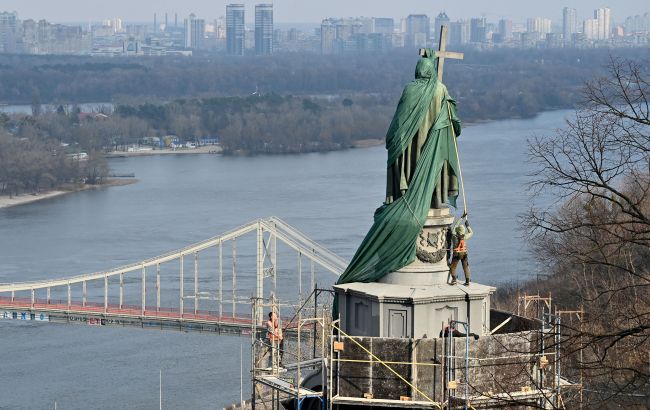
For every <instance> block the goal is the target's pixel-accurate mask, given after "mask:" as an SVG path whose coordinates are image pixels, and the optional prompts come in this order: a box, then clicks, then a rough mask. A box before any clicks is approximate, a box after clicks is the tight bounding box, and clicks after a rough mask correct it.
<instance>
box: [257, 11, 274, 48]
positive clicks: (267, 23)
mask: <svg viewBox="0 0 650 410" xmlns="http://www.w3.org/2000/svg"><path fill="white" fill-rule="evenodd" d="M255 53H256V54H267V55H268V54H272V53H273V4H257V5H256V6H255Z"/></svg>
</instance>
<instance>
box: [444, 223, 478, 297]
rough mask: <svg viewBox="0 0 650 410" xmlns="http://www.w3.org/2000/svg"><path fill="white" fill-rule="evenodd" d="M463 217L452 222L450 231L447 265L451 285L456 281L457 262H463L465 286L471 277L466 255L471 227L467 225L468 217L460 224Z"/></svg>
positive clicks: (471, 232) (472, 233) (471, 233)
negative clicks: (449, 251)
mask: <svg viewBox="0 0 650 410" xmlns="http://www.w3.org/2000/svg"><path fill="white" fill-rule="evenodd" d="M466 217H467V215H463V218H466ZM463 218H459V219H458V220H456V222H455V223H454V226H453V227H452V229H451V231H452V232H453V234H452V235H453V236H452V241H451V249H452V252H453V254H452V257H451V266H450V267H449V273H450V275H451V283H450V284H451V285H455V284H456V282H457V279H456V267H457V266H458V262H460V263H462V264H463V273H464V274H465V286H469V282H470V279H471V277H472V275H471V273H470V271H469V258H468V257H467V242H466V241H467V240H468V239H469V238H471V237H472V235H474V232H473V231H472V228H470V227H469V219H465V226H463V225H461V222H462V221H463Z"/></svg>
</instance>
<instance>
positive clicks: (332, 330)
mask: <svg viewBox="0 0 650 410" xmlns="http://www.w3.org/2000/svg"><path fill="white" fill-rule="evenodd" d="M324 293H325V294H327V295H328V296H329V297H331V296H332V292H331V291H330V290H325V289H318V287H315V288H314V291H313V292H312V293H311V294H310V295H309V296H308V297H307V298H306V299H304V300H303V301H302V303H301V304H300V305H299V306H294V305H289V304H283V303H281V302H280V301H279V300H277V299H276V298H275V297H274V296H271V297H269V298H267V299H261V298H253V299H252V303H251V305H252V309H253V312H260V311H269V312H276V313H277V315H278V317H281V318H284V319H285V320H284V323H282V325H281V328H282V330H283V332H284V352H282V347H283V346H282V345H281V344H280V343H279V341H277V340H272V339H269V338H268V337H267V336H266V333H267V329H266V328H265V326H263V324H262V323H256V324H254V325H253V326H252V328H251V350H252V354H251V375H252V377H251V380H252V391H253V394H252V401H251V403H252V409H253V410H256V409H258V408H259V409H264V410H280V409H281V408H283V407H284V408H290V409H295V410H302V409H305V406H307V407H308V408H310V409H313V408H316V407H318V408H320V409H321V410H325V409H327V410H334V409H335V408H338V407H340V406H371V407H397V408H418V409H442V408H447V409H456V408H463V409H475V408H478V407H481V408H503V407H512V406H515V407H517V406H533V407H536V408H565V403H564V399H563V397H562V393H563V389H567V388H571V389H573V388H578V387H579V388H580V389H581V384H575V383H570V382H569V381H568V380H567V379H565V378H563V377H562V367H561V360H562V358H563V356H562V349H561V346H562V343H563V340H564V339H563V337H564V336H563V334H562V330H561V326H562V319H563V316H564V317H565V319H566V316H567V315H570V316H571V315H572V316H573V317H577V318H578V319H579V320H582V314H583V312H582V310H579V311H560V310H557V309H556V310H555V311H554V312H552V313H551V306H552V302H551V298H550V296H549V297H542V296H539V295H532V296H529V295H524V296H523V297H521V298H520V301H521V304H522V308H523V309H522V310H523V312H524V313H526V314H530V315H531V317H530V318H529V319H527V322H526V323H528V326H529V329H528V330H523V331H522V330H517V331H515V332H514V333H513V332H510V333H507V332H506V333H503V334H493V333H494V332H492V333H490V334H489V335H486V336H483V337H482V338H483V340H471V339H470V337H472V336H474V335H473V334H472V333H470V331H469V325H468V324H467V323H466V322H463V321H456V320H449V321H448V323H446V324H445V323H443V328H442V330H443V331H442V332H441V337H440V338H435V339H417V340H415V339H413V340H412V339H408V340H406V339H394V338H379V337H361V336H350V335H348V334H347V333H345V331H343V330H342V329H341V327H340V322H339V320H334V321H332V320H331V303H329V304H328V303H324V302H323V294H324ZM319 296H320V298H321V299H320V300H319ZM328 301H329V302H331V301H332V299H330V300H328ZM518 311H521V310H519V309H518ZM535 315H539V316H537V317H536V316H535ZM511 319H512V317H510V318H508V319H507V320H506V321H504V323H501V324H499V325H498V326H496V327H495V329H494V330H496V329H497V328H501V327H502V326H503V325H504V324H505V323H507V322H508V321H509V320H511ZM463 331H464V333H463ZM391 343H397V344H399V343H402V346H404V345H408V344H409V343H410V344H411V346H426V348H425V347H422V348H420V347H415V348H413V349H412V350H411V353H408V354H405V353H404V352H402V351H395V350H391V349H390V347H391V346H392V345H391ZM436 346H438V347H436ZM432 347H433V350H431V348H432ZM417 349H425V350H417ZM431 352H433V356H434V357H433V358H430V355H431ZM282 354H284V356H285V357H284V358H282ZM409 354H410V356H409ZM426 355H429V356H426ZM380 356H383V357H380ZM395 357H399V358H400V359H395ZM373 369H375V370H373ZM373 371H374V373H373ZM427 372H428V373H427ZM352 373H354V375H353V376H352V377H353V378H356V379H354V380H356V381H355V383H351V382H350V381H349V380H347V379H346V377H349V376H350V374H352ZM380 373H381V374H382V375H383V376H380V375H379V374H380ZM426 374H429V376H426ZM427 377H429V378H428V379H427ZM364 378H367V379H368V381H369V386H370V387H368V388H367V389H366V387H359V386H367V384H364V383H365V382H362V381H360V380H362V379H363V380H366V379H364ZM372 379H375V380H374V383H375V384H374V386H373V380H372ZM378 380H381V381H380V382H377V381H378ZM427 380H428V381H427ZM389 382H390V383H392V385H391V386H392V387H386V384H387V383H389ZM355 384H356V385H358V386H353V385H355ZM398 385H399V386H402V387H399V388H395V386H398ZM357 387H358V389H357V390H354V389H355V388H357ZM364 389H366V390H364ZM391 389H393V390H391ZM352 390H354V391H352ZM395 392H403V393H395ZM308 401H309V403H308V404H307V402H308Z"/></svg>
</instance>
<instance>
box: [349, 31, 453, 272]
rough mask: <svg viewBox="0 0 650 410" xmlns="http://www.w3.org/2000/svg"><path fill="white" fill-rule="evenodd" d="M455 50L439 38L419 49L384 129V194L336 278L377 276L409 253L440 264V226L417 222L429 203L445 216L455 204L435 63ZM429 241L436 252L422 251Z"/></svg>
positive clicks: (445, 101)
mask: <svg viewBox="0 0 650 410" xmlns="http://www.w3.org/2000/svg"><path fill="white" fill-rule="evenodd" d="M445 34H446V33H445ZM454 55H455V56H458V55H460V54H459V53H450V52H445V51H444V40H441V50H440V51H434V50H431V49H426V50H421V56H422V58H421V59H420V60H419V61H418V63H417V66H416V69H415V80H414V81H412V82H411V83H409V84H408V85H407V86H406V87H405V89H404V92H403V93H402V97H401V98H400V101H399V103H398V105H397V109H396V111H395V115H394V117H393V120H392V122H391V124H390V127H389V129H388V132H387V133H386V149H387V150H388V161H387V181H386V200H385V202H384V204H383V205H382V206H381V207H380V208H379V209H377V210H376V211H375V218H374V224H373V226H372V227H371V228H370V231H369V232H368V234H367V235H366V237H365V239H364V240H363V242H362V243H361V245H360V246H359V249H357V252H356V253H355V255H354V257H353V258H352V261H351V262H350V264H349V265H348V267H347V269H346V270H345V272H344V273H343V274H342V275H341V276H340V277H339V280H338V281H337V284H343V283H349V282H376V281H378V280H380V279H381V278H382V277H384V276H385V275H387V274H388V273H391V272H396V271H398V270H400V269H402V268H404V267H405V266H407V265H409V264H411V263H412V262H414V261H415V260H416V255H417V257H418V259H420V260H421V261H424V262H425V263H438V264H440V263H442V264H443V265H444V269H443V270H445V271H447V267H446V263H445V262H443V259H444V255H445V252H446V250H445V249H443V248H446V246H444V238H443V237H442V236H441V235H443V233H444V232H447V230H446V228H435V229H436V231H435V234H433V233H431V232H432V231H430V230H429V231H425V230H423V228H424V226H425V223H426V221H427V217H428V215H429V213H430V210H431V209H433V210H434V211H435V210H440V212H442V211H444V212H445V215H447V216H445V218H449V216H448V215H449V212H448V210H447V207H446V205H445V204H449V205H451V206H453V207H455V206H456V198H457V196H458V191H459V185H458V179H457V175H460V168H459V164H458V152H457V146H456V138H457V137H458V135H460V131H461V127H460V120H459V119H458V117H457V116H456V102H455V101H454V100H453V99H451V98H450V96H449V93H448V92H447V88H446V87H445V85H444V84H443V83H442V82H441V81H440V78H441V73H439V72H437V70H436V58H438V69H441V68H442V63H443V62H444V57H452V58H462V55H460V57H453V56H454ZM461 182H462V181H461ZM440 212H438V213H440ZM436 238H437V239H436ZM441 238H442V241H443V242H442V243H443V246H442V248H441V246H440V240H441ZM431 240H434V241H435V242H436V244H435V245H434V244H432V245H434V248H436V252H435V253H431V252H429V253H430V255H428V256H426V255H424V254H425V253H427V249H426V248H427V245H426V244H425V246H424V247H423V246H422V245H421V242H422V241H424V242H431ZM418 244H420V245H419V246H418ZM438 248H441V249H438ZM422 255H424V256H422ZM427 258H429V259H430V260H426V259H427Z"/></svg>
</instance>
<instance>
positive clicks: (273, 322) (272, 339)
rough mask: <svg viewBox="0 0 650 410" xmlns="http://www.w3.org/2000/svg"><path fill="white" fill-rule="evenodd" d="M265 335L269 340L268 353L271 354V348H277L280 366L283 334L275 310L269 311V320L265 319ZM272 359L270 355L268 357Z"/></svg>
mask: <svg viewBox="0 0 650 410" xmlns="http://www.w3.org/2000/svg"><path fill="white" fill-rule="evenodd" d="M266 337H267V339H268V340H269V345H270V349H269V353H271V355H272V349H278V354H279V355H280V356H279V359H280V360H279V362H280V367H282V358H283V356H284V335H283V334H282V327H281V326H280V321H279V320H278V315H277V314H276V313H275V312H269V320H267V321H266ZM269 359H272V356H271V357H269Z"/></svg>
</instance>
